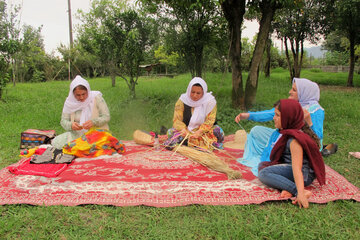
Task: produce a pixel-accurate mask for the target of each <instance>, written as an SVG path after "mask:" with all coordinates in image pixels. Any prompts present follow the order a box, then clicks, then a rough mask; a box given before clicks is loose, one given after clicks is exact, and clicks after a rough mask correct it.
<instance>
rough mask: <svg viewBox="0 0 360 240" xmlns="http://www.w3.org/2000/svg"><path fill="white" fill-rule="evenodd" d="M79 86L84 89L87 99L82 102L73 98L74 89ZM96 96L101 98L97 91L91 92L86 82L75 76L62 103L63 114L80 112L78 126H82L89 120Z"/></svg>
mask: <svg viewBox="0 0 360 240" xmlns="http://www.w3.org/2000/svg"><path fill="white" fill-rule="evenodd" d="M79 85H82V86H84V87H86V89H87V92H88V97H87V98H86V100H85V101H84V102H80V101H78V100H77V99H76V98H75V96H74V89H75V88H76V87H77V86H79ZM97 95H100V96H102V94H101V92H99V91H91V89H90V84H89V83H88V81H86V80H85V79H83V78H82V77H81V76H79V75H77V76H76V77H75V79H74V80H73V81H72V82H71V84H70V91H69V95H68V97H67V98H66V100H65V103H64V108H63V113H67V114H71V113H74V112H76V111H78V110H81V111H82V112H81V117H80V125H82V124H83V123H85V122H86V121H88V120H90V119H91V114H92V108H93V106H94V99H95V97H96V96H97Z"/></svg>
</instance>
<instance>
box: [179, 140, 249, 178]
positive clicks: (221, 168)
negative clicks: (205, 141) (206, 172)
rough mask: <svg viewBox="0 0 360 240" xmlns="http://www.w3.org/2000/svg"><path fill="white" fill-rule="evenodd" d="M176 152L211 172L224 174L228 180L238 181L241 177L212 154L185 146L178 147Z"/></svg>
mask: <svg viewBox="0 0 360 240" xmlns="http://www.w3.org/2000/svg"><path fill="white" fill-rule="evenodd" d="M177 152H178V153H180V154H182V155H184V156H186V157H189V158H190V159H192V160H193V161H195V162H198V163H200V164H201V165H204V166H206V167H208V168H210V169H212V170H215V171H217V172H222V173H225V174H226V175H227V176H228V178H229V179H239V178H241V177H242V175H241V173H240V172H239V171H236V170H234V169H231V168H230V167H229V166H228V165H227V164H226V163H225V162H223V161H222V160H221V159H220V158H218V157H217V156H216V155H215V154H213V153H207V152H202V151H198V150H196V149H194V148H191V147H185V146H179V147H178V148H177Z"/></svg>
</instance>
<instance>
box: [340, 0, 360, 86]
mask: <svg viewBox="0 0 360 240" xmlns="http://www.w3.org/2000/svg"><path fill="white" fill-rule="evenodd" d="M335 14H336V17H335V18H334V19H335V21H334V26H335V29H337V30H338V31H339V32H341V33H342V35H343V36H345V37H346V38H347V39H348V40H349V51H350V68H349V75H348V80H347V86H348V87H353V86H354V83H353V78H354V68H355V46H356V44H360V0H338V1H336V3H335Z"/></svg>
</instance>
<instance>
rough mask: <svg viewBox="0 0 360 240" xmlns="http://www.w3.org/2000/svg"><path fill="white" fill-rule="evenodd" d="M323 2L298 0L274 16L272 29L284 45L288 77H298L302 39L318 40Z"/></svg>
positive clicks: (301, 55)
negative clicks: (298, 0)
mask: <svg viewBox="0 0 360 240" xmlns="http://www.w3.org/2000/svg"><path fill="white" fill-rule="evenodd" d="M325 4H326V3H324V2H323V1H318V0H308V1H303V2H301V1H300V2H299V3H298V4H295V5H293V6H290V7H287V8H283V9H282V10H281V11H279V12H278V14H277V16H276V18H275V21H274V29H275V30H276V32H277V37H278V38H279V39H281V40H282V41H283V43H284V46H285V55H286V59H287V62H288V68H289V71H290V79H293V78H294V77H300V74H301V68H302V63H303V57H304V41H305V40H307V41H309V42H311V43H314V44H315V43H317V42H318V41H319V37H320V34H321V33H322V32H323V26H322V18H323V16H322V15H321V14H319V13H321V12H322V11H323V9H324V8H325ZM289 45H290V49H289ZM289 51H291V55H290V53H289Z"/></svg>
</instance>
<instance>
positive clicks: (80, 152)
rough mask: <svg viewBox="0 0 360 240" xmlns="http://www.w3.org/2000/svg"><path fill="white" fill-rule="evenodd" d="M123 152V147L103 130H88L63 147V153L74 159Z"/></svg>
mask: <svg viewBox="0 0 360 240" xmlns="http://www.w3.org/2000/svg"><path fill="white" fill-rule="evenodd" d="M124 152H125V145H124V144H122V142H121V141H119V140H118V139H117V138H115V137H114V136H112V135H111V133H110V132H109V131H107V130H104V129H90V131H88V132H86V133H85V134H83V135H82V136H81V137H79V138H77V139H75V140H73V141H71V142H69V143H67V144H65V146H64V147H63V153H65V154H71V155H74V156H76V157H98V156H101V155H112V154H114V153H124Z"/></svg>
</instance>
